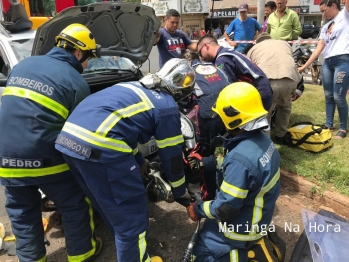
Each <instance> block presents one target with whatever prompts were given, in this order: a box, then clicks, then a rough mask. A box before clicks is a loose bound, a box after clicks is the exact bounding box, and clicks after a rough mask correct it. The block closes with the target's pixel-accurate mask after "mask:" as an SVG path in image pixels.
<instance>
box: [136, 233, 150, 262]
mask: <svg viewBox="0 0 349 262" xmlns="http://www.w3.org/2000/svg"><path fill="white" fill-rule="evenodd" d="M145 234H146V231H144V232H143V233H141V234H139V235H138V248H139V261H140V262H143V258H144V255H146V252H147V241H146V240H145ZM146 256H147V259H146V260H145V261H150V258H149V256H148V254H147V255H146Z"/></svg>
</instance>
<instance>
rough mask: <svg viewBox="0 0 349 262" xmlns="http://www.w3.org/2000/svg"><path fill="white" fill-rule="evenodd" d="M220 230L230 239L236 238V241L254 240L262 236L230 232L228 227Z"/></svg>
mask: <svg viewBox="0 0 349 262" xmlns="http://www.w3.org/2000/svg"><path fill="white" fill-rule="evenodd" d="M222 232H223V234H224V236H225V237H227V238H229V239H232V240H238V241H255V240H258V239H260V238H261V237H262V235H261V234H250V235H243V234H238V233H234V232H230V231H229V228H227V229H226V230H224V231H222Z"/></svg>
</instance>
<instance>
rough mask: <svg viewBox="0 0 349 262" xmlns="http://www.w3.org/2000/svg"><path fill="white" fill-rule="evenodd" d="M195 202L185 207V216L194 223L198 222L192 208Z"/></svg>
mask: <svg viewBox="0 0 349 262" xmlns="http://www.w3.org/2000/svg"><path fill="white" fill-rule="evenodd" d="M195 203H196V202H193V203H190V205H189V206H188V207H187V214H188V216H189V217H190V218H191V220H193V221H194V222H196V221H198V219H199V218H198V216H197V215H196V214H195V210H194V206H195Z"/></svg>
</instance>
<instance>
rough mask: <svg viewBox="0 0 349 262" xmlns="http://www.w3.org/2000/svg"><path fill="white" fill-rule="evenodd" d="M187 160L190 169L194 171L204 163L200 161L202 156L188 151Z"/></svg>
mask: <svg viewBox="0 0 349 262" xmlns="http://www.w3.org/2000/svg"><path fill="white" fill-rule="evenodd" d="M188 162H189V165H190V168H191V170H193V171H194V172H197V171H199V170H200V169H201V167H203V166H204V163H203V162H202V156H200V155H199V154H198V153H190V154H189V156H188Z"/></svg>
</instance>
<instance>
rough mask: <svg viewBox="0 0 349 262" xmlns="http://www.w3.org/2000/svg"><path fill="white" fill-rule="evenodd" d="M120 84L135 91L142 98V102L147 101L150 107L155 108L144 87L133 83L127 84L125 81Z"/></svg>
mask: <svg viewBox="0 0 349 262" xmlns="http://www.w3.org/2000/svg"><path fill="white" fill-rule="evenodd" d="M118 86H122V87H126V88H129V89H131V90H132V91H133V92H135V93H136V94H137V95H138V96H139V97H140V98H141V99H142V102H144V103H146V105H147V106H148V108H149V109H150V108H154V105H153V103H152V102H151V101H150V99H149V97H148V96H147V95H146V94H145V93H144V91H143V90H142V89H140V88H138V87H135V86H133V85H131V84H125V83H122V84H118Z"/></svg>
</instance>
